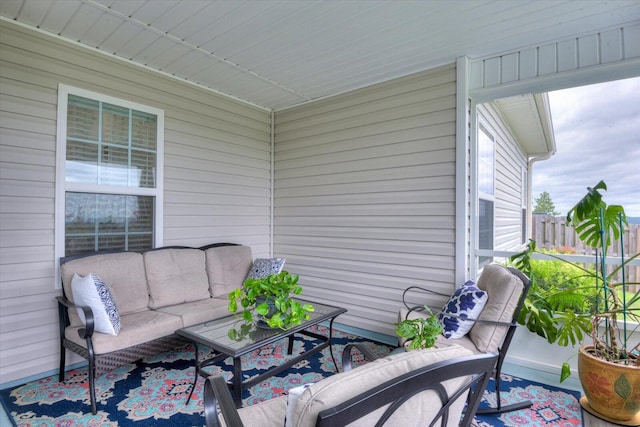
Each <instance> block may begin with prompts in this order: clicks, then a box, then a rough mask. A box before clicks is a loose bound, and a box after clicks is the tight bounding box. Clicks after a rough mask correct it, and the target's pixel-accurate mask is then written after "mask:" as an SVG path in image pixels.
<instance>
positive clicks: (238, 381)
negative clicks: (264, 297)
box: [176, 307, 347, 408]
mask: <svg viewBox="0 0 640 427" xmlns="http://www.w3.org/2000/svg"><path fill="white" fill-rule="evenodd" d="M336 309H337V310H336V312H334V313H331V314H330V315H327V316H323V317H319V318H317V319H313V320H311V321H306V322H303V323H302V324H301V325H298V326H295V327H293V328H291V329H288V330H282V332H281V333H279V334H276V335H273V336H271V337H268V338H266V339H264V340H261V341H258V342H256V343H254V344H253V345H250V346H247V347H246V348H244V349H242V350H241V351H239V352H236V353H235V354H229V352H226V351H225V349H224V348H222V347H218V346H216V345H215V343H212V342H209V341H205V340H202V339H198V337H197V336H195V335H192V334H189V333H186V332H184V330H183V329H180V330H178V331H176V333H177V334H178V335H181V336H183V337H185V338H188V339H189V340H191V341H192V342H193V343H194V348H195V369H196V375H195V378H194V380H193V385H192V387H191V392H190V393H189V398H188V399H187V405H188V404H189V401H190V400H191V397H192V395H193V392H194V390H195V388H196V383H197V381H198V376H202V377H208V376H209V375H208V374H207V373H206V371H205V370H204V368H206V367H207V366H211V365H213V364H215V363H218V362H220V361H222V360H224V359H226V358H227V357H232V358H233V382H232V383H231V384H229V388H230V389H231V390H232V391H233V399H234V402H235V404H236V406H237V407H238V408H240V407H242V390H244V389H247V388H250V387H252V386H254V385H255V384H257V383H259V382H260V381H262V380H264V379H265V378H269V377H272V376H274V375H277V374H279V373H280V372H282V371H284V370H286V369H289V368H290V367H291V366H293V365H295V364H296V363H298V362H300V361H302V360H306V359H308V358H309V357H311V356H313V355H314V354H316V353H318V352H319V351H322V350H323V349H325V348H327V347H329V353H330V354H331V360H332V361H333V364H334V366H335V368H336V372H338V365H337V363H336V359H335V357H334V355H333V348H332V346H331V340H332V334H333V321H334V320H335V318H336V317H338V316H339V315H340V314H342V313H345V312H346V311H347V310H346V309H340V308H338V307H336ZM327 320H328V321H329V333H328V335H327V336H325V335H322V334H318V333H315V332H311V331H308V330H306V329H308V328H310V327H312V326H316V325H318V324H320V323H322V322H325V321H327ZM296 333H299V334H302V335H306V336H309V337H312V338H316V339H319V340H321V342H320V343H319V344H317V345H315V346H314V347H313V348H311V349H309V350H307V351H305V352H302V353H300V354H299V355H298V356H296V357H295V358H293V359H291V360H288V361H286V362H285V363H283V364H281V365H278V366H275V367H273V368H271V369H269V370H267V371H265V372H263V373H261V374H259V375H257V376H255V377H252V378H250V379H248V380H246V381H242V360H241V358H242V356H244V355H245V354H247V353H250V352H252V351H253V350H256V349H258V348H260V347H264V346H265V345H268V344H271V343H273V342H276V341H279V340H281V339H283V338H288V340H289V342H288V346H287V354H289V355H291V354H292V352H293V342H294V335H295V334H296ZM199 344H200V345H203V346H206V347H207V348H210V349H212V350H213V351H215V352H216V353H218V354H216V355H215V356H213V357H211V358H208V359H206V360H203V361H200V360H199V354H198V345H199Z"/></svg>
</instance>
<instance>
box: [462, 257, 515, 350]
mask: <svg viewBox="0 0 640 427" xmlns="http://www.w3.org/2000/svg"><path fill="white" fill-rule="evenodd" d="M478 288H480V289H482V290H483V291H486V292H487V294H489V299H488V300H487V303H486V305H485V306H484V309H483V310H482V313H481V314H480V317H479V319H480V320H492V321H496V322H505V323H509V322H511V321H512V320H513V314H514V312H515V310H516V308H517V306H518V301H519V300H520V295H522V291H523V289H524V283H522V280H520V278H519V277H518V276H516V275H515V274H513V273H511V272H510V271H509V270H508V269H507V268H505V267H503V266H501V265H497V264H490V265H487V266H486V267H485V268H484V270H482V274H481V275H480V278H478ZM508 329H509V326H507V325H504V326H501V325H493V324H490V323H482V322H476V323H475V325H473V328H471V331H469V338H470V339H471V341H473V343H474V344H475V345H476V347H477V348H478V350H480V351H481V352H483V353H486V352H491V353H494V352H497V351H498V349H499V348H500V346H501V345H502V342H503V341H504V338H505V336H506V335H507V331H508Z"/></svg>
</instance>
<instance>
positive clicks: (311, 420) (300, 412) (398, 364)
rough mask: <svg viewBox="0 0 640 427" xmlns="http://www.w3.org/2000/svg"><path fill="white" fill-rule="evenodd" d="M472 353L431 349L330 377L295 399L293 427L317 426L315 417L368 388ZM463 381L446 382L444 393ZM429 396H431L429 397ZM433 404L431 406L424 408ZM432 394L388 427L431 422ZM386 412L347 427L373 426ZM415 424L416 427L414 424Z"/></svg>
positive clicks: (460, 404) (456, 408)
mask: <svg viewBox="0 0 640 427" xmlns="http://www.w3.org/2000/svg"><path fill="white" fill-rule="evenodd" d="M471 354H472V352H471V351H469V350H467V349H464V348H462V347H459V346H450V347H444V348H432V349H426V350H416V351H407V352H401V353H398V354H394V355H391V356H387V357H384V358H381V359H377V360H375V361H373V362H371V363H367V364H366V365H364V366H361V367H358V368H355V369H353V370H351V371H348V372H343V373H340V374H336V375H333V376H331V377H328V378H325V379H323V380H322V381H320V382H317V383H315V384H313V385H312V386H311V387H309V388H307V389H306V390H305V391H304V392H303V393H302V395H301V396H300V397H299V398H298V400H297V402H296V405H295V407H294V410H293V425H294V427H312V426H314V425H315V423H316V419H317V417H318V413H319V412H320V411H322V410H324V409H328V408H332V407H334V406H336V405H338V404H340V403H342V402H344V401H345V400H348V399H350V398H352V397H355V396H357V395H359V394H360V393H363V392H366V391H368V390H370V389H371V388H373V387H375V386H377V385H379V384H382V383H384V382H386V381H388V380H391V379H393V378H395V377H398V376H400V375H402V374H405V373H407V372H410V371H412V370H414V369H418V368H420V367H423V366H428V365H431V364H433V363H436V362H439V361H442V360H448V359H453V358H455V357H462V356H468V355H471ZM464 380H465V378H464V377H463V378H460V379H455V380H451V381H448V382H447V384H446V386H445V388H446V389H447V391H449V392H450V391H451V390H455V388H456V387H459V386H460V384H462V383H463V381H464ZM428 394H433V396H429V395H428ZM425 401H427V402H433V404H426V405H425V403H424V402H425ZM437 401H438V399H437V398H436V397H435V394H434V392H432V391H425V392H423V393H419V394H417V395H416V396H413V397H412V398H411V399H409V400H408V401H407V402H406V403H405V404H404V405H402V407H401V408H400V409H399V410H398V411H396V412H395V413H394V414H393V415H392V418H390V419H389V421H388V425H394V426H395V425H397V426H412V425H423V424H424V422H425V420H429V419H431V418H433V416H434V414H436V413H437V412H438V411H439V410H440V407H439V405H437V404H436V402H437ZM465 402H466V395H465V396H462V397H461V398H459V399H458V401H457V402H456V403H455V404H454V405H453V407H452V411H451V413H452V414H458V415H459V414H461V413H462V410H463V408H464V405H465ZM385 409H386V407H382V408H380V409H378V410H376V411H374V412H372V413H370V414H368V415H366V416H365V417H363V418H360V419H359V420H357V421H355V422H354V423H351V424H349V426H350V427H357V426H361V427H370V426H372V425H374V424H375V421H377V420H378V418H379V417H380V414H381V413H382V412H383V411H384V410H385ZM459 421H460V420H459V419H456V417H451V418H450V419H449V422H448V423H447V426H450V427H453V426H457V425H458V423H459ZM416 423H418V424H416Z"/></svg>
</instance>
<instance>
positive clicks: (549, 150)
mask: <svg viewBox="0 0 640 427" xmlns="http://www.w3.org/2000/svg"><path fill="white" fill-rule="evenodd" d="M493 103H494V105H495V106H496V109H497V110H498V111H499V112H500V114H501V115H502V117H503V119H504V121H505V122H506V124H507V125H508V126H509V128H510V129H511V132H512V133H513V136H514V137H515V138H516V140H517V141H518V143H520V145H521V147H522V149H523V150H524V152H525V153H526V154H527V155H528V156H529V158H533V157H546V156H549V155H553V154H555V152H556V140H555V137H554V135H553V122H552V120H551V110H550V108H549V97H548V95H547V94H546V93H543V94H536V95H531V94H527V95H518V96H512V97H510V98H501V99H498V100H496V101H493Z"/></svg>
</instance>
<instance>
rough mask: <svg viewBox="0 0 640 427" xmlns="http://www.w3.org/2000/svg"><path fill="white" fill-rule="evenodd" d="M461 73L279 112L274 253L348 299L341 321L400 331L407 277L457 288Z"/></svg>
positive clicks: (308, 284)
mask: <svg viewBox="0 0 640 427" xmlns="http://www.w3.org/2000/svg"><path fill="white" fill-rule="evenodd" d="M455 75H456V72H455V66H454V65H450V66H445V67H440V68H437V69H434V70H430V71H429V72H425V73H420V74H417V75H413V76H409V77H406V78H402V79H398V80H394V81H392V82H388V83H383V84H380V85H376V86H373V87H370V88H365V89H361V90H358V91H354V92H350V93H347V94H343V95H340V96H337V97H333V98H329V99H326V100H323V101H321V102H316V103H311V104H308V105H305V106H302V107H298V108H294V109H291V110H286V111H281V112H277V113H276V115H275V171H276V174H275V226H274V235H275V237H274V253H275V254H276V255H278V256H283V257H286V258H287V264H286V269H287V270H288V271H291V272H293V273H297V274H299V275H300V282H301V283H302V284H303V286H304V295H305V296H306V297H308V298H309V299H312V300H314V301H318V302H325V303H330V304H337V305H340V306H344V307H346V308H347V309H348V312H347V313H346V314H344V315H342V316H340V318H339V319H338V321H339V322H340V323H344V324H348V325H350V326H354V327H359V328H364V329H367V330H372V331H375V332H381V333H386V334H393V325H392V324H393V322H395V321H396V317H397V312H398V309H399V308H400V306H401V297H402V291H403V290H404V289H405V288H406V287H408V286H411V285H419V286H426V287H429V288H431V289H435V290H440V291H443V292H445V293H450V292H451V290H452V289H453V279H454V266H455V262H454V261H455V259H454V255H455V251H454V237H455V233H454V225H455V218H454V215H455ZM431 301H432V302H434V303H436V304H440V303H442V300H441V299H440V300H438V299H436V300H431Z"/></svg>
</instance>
